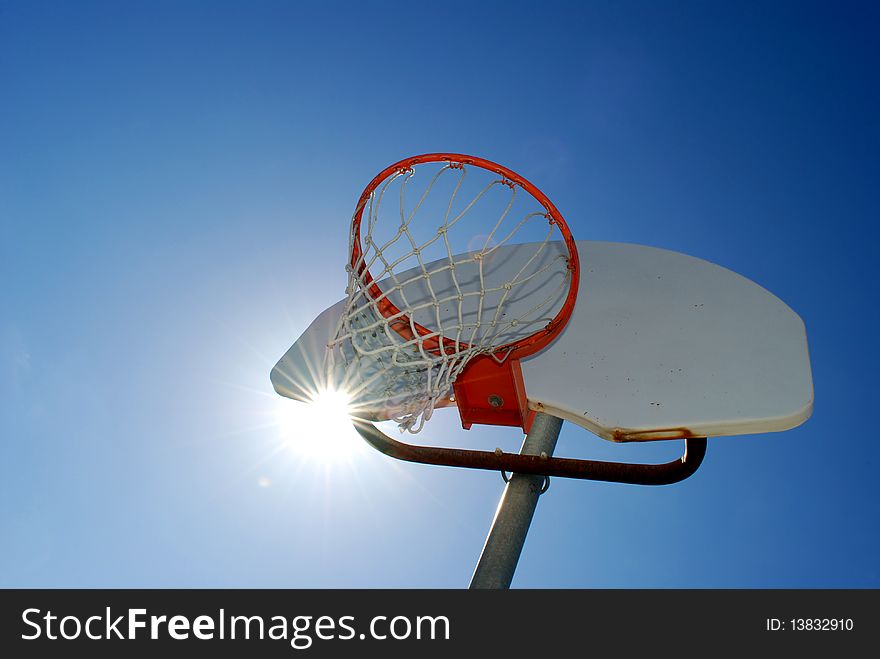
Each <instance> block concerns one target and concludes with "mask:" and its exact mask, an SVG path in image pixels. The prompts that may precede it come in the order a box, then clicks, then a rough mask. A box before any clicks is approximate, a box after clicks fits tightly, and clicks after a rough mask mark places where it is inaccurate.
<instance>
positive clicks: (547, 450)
mask: <svg viewBox="0 0 880 659" xmlns="http://www.w3.org/2000/svg"><path fill="white" fill-rule="evenodd" d="M561 428H562V419H558V418H556V417H555V416H550V415H549V414H543V413H539V414H537V416H535V420H534V422H533V423H532V429H531V432H529V434H528V435H527V436H526V438H525V441H524V442H523V445H522V450H521V451H520V453H522V454H527V455H546V456H547V457H549V456H551V455H553V450H554V449H555V448H556V440H557V439H559V431H560V429H561ZM544 484H545V479H544V476H532V475H529V474H512V475H511V477H510V480H509V481H508V483H507V486H506V487H505V488H504V494H503V495H502V497H501V501H500V502H499V504H498V510H497V511H496V512H495V519H494V520H493V521H492V528H491V529H490V530H489V537H488V538H486V544H485V545H484V546H483V552H482V553H481V554H480V560H479V562H478V563H477V568H476V570H474V576H473V577H472V578H471V585H470V587H471V588H475V589H476V588H484V589H488V588H496V589H497V588H510V582H511V581H512V580H513V573H514V571H515V570H516V564H517V562H519V556H520V554H521V553H522V548H523V544H524V543H525V541H526V534H527V533H528V532H529V525H530V524H531V523H532V516H533V515H534V514H535V506H537V505H538V497H539V496H541V490H542V489H543V487H544Z"/></svg>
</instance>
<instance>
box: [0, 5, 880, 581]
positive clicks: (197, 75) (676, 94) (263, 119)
mask: <svg viewBox="0 0 880 659" xmlns="http://www.w3.org/2000/svg"><path fill="white" fill-rule="evenodd" d="M878 28H880V12H878V10H877V7H876V5H875V4H874V3H870V2H863V3H841V2H834V3H831V2H828V3H807V2H791V3H784V2H774V3H757V2H755V3H751V2H735V3H700V2H696V3H688V2H677V3H651V2H646V3H638V2H623V3H606V2H595V3H591V2H586V3H581V2H577V3H576V2H568V3H559V2H544V3H534V2H532V3H525V2H499V3H495V2H479V3H455V2H450V3H442V5H440V4H437V3H427V2H420V3H411V4H409V5H407V6H406V7H404V6H402V5H400V3H390V2H387V3H385V2H372V3H331V2H327V3H299V2H247V3H246V2H194V1H191V2H182V3H181V2H137V1H132V2H125V3H117V2H78V3H68V2H57V3H53V2H6V3H4V4H3V6H2V7H0V100H2V102H0V226H2V233H0V236H2V239H0V282H2V283H0V309H2V312H0V392H2V394H0V586H7V587H8V586H37V587H44V586H45V587H49V586H143V587H153V586H209V587H212V586H233V587H238V586H254V587H370V586H372V587H463V586H466V585H467V583H468V580H469V578H470V575H471V572H472V569H473V566H474V564H475V561H476V559H477V556H478V554H479V550H480V548H481V546H482V543H483V541H484V539H485V534H486V531H487V529H488V526H489V524H490V522H491V519H492V516H493V514H494V511H495V506H496V504H497V501H498V497H499V495H500V494H501V491H502V486H503V483H502V481H501V477H500V476H499V475H497V474H492V473H485V472H464V471H456V470H452V469H444V468H432V467H424V466H416V465H408V464H403V463H395V462H393V461H391V460H390V459H388V458H385V457H384V456H381V455H379V454H378V453H374V452H372V451H371V450H370V449H368V448H367V447H365V446H361V445H355V446H354V447H353V448H352V449H351V451H350V453H349V454H347V455H345V456H343V457H341V458H340V457H336V458H333V459H329V458H327V457H326V456H322V454H321V453H320V452H315V451H313V450H308V449H309V446H310V445H314V444H316V443H318V442H321V441H322V439H323V438H322V436H321V435H320V434H318V433H315V432H310V433H307V436H303V435H306V433H300V434H299V435H297V433H296V432H295V431H292V430H291V429H290V428H284V427H282V426H280V425H279V420H278V410H279V407H278V405H279V400H280V399H279V398H278V397H277V396H275V395H274V394H273V392H272V389H271V385H270V382H269V377H268V373H269V369H270V368H271V366H272V365H273V364H274V363H275V361H276V360H277V359H278V357H279V356H280V355H281V354H282V353H283V352H284V351H285V350H286V349H287V347H288V346H289V345H290V344H291V343H292V342H293V341H294V340H295V339H296V338H297V336H299V334H300V333H301V332H302V331H303V330H304V329H305V328H306V327H307V326H308V323H309V322H310V321H311V319H312V318H313V317H314V316H315V315H316V314H317V313H318V312H319V311H321V310H322V309H323V308H324V307H326V306H328V305H329V304H330V303H332V302H334V301H336V300H337V299H339V298H340V297H341V296H342V293H343V289H344V286H345V273H344V270H343V268H342V265H343V263H344V261H345V256H346V254H345V252H346V227H347V222H348V219H349V218H350V215H351V212H352V210H353V207H354V203H355V201H356V199H357V196H358V195H359V193H360V191H361V189H362V188H363V186H364V185H365V184H366V183H367V182H368V181H369V180H370V178H372V176H373V175H374V174H375V173H376V172H377V171H379V170H380V169H381V168H383V167H384V166H386V165H387V164H389V163H391V162H394V161H396V160H398V159H400V158H402V157H405V156H407V155H412V154H415V153H420V152H429V151H459V152H464V153H473V154H475V155H481V156H484V157H487V158H490V159H492V160H495V161H497V162H501V163H504V164H505V165H507V166H509V167H511V168H513V169H515V170H517V171H519V172H520V173H522V174H523V175H524V176H526V177H527V178H529V179H530V180H532V181H533V182H535V183H536V184H537V185H539V186H540V187H541V188H542V189H543V190H544V191H545V192H546V193H548V195H549V196H550V197H551V198H552V199H553V201H554V202H555V204H556V205H557V206H558V207H559V209H560V210H561V211H562V213H563V214H564V215H565V217H566V218H567V220H568V221H569V223H570V225H571V226H572V229H573V231H574V233H575V235H576V236H577V237H578V238H582V239H592V240H614V241H624V242H636V243H643V244H646V245H654V246H658V247H665V248H669V249H674V250H677V251H681V252H685V253H688V254H692V255H695V256H699V257H702V258H705V259H708V260H710V261H713V262H715V263H718V264H720V265H723V266H725V267H728V268H730V269H732V270H735V271H737V272H739V273H741V274H743V275H745V276H747V277H749V278H750V279H753V280H754V281H756V282H758V283H760V284H761V285H763V286H764V287H766V288H767V289H769V290H771V291H773V292H774V293H775V294H776V295H778V296H779V297H780V298H781V299H783V300H784V301H785V302H786V303H788V304H789V305H790V306H791V307H792V308H793V309H795V310H796V311H797V312H798V313H799V314H800V315H801V317H802V318H803V319H804V321H805V323H806V327H807V332H808V337H809V341H810V350H811V357H812V367H813V376H814V381H815V392H816V404H815V412H814V415H813V417H812V418H811V419H810V420H809V421H808V422H807V423H806V424H805V425H804V426H802V427H800V428H798V429H795V430H793V431H790V432H787V433H779V434H768V435H754V436H748V437H739V438H719V439H716V440H713V441H710V444H709V451H708V454H707V458H706V462H705V463H704V466H703V467H702V468H701V469H700V471H698V472H697V474H696V475H695V476H694V477H692V478H691V479H690V480H687V481H685V482H683V483H681V484H679V485H675V486H670V487H666V488H638V487H632V486H623V485H609V484H601V483H588V482H568V481H564V480H562V479H555V480H554V481H553V484H552V486H551V489H550V491H549V492H548V493H547V495H545V496H544V497H543V498H542V500H541V502H540V505H539V508H538V512H537V514H536V516H535V520H534V523H533V526H532V529H531V532H530V534H529V537H528V540H527V543H526V546H525V550H524V552H523V556H522V560H521V562H520V565H519V569H518V571H517V575H516V577H515V579H514V583H513V585H514V586H515V587H540V586H548V587H578V588H593V587H734V588H736V587H756V588H774V587H794V588H801V587H820V588H825V587H843V588H849V587H855V588H862V587H872V588H876V587H878V586H880V567H878V563H877V556H880V526H878V524H877V520H878V513H880V510H878V504H880V496H878V495H880V492H878V482H877V478H876V472H877V466H878V458H880V442H878V441H877V438H876V437H875V434H876V431H875V426H876V424H875V423H874V422H873V412H874V410H875V409H876V402H875V400H874V399H875V397H876V393H877V385H876V373H877V372H878V367H880V364H878V359H877V349H876V329H875V328H876V326H877V321H878V312H877V306H876V300H877V298H878V296H877V293H878V290H877V289H878V287H877V279H878V278H877V276H876V275H875V272H874V270H875V267H874V264H875V257H876V253H877V249H876V244H877V243H876V238H877V233H878V229H877V220H878V219H880V218H878V202H877V198H878V196H877V190H878V184H880V180H878V148H880V124H878V116H880V107H878V93H880V92H878V89H880V85H878V82H880V81H878V76H877V71H878V64H880V52H878V46H877V39H876V34H877V33H878ZM455 426H456V423H455V418H454V416H447V417H444V418H439V415H438V419H437V420H436V421H435V422H432V424H430V425H429V426H428V429H427V430H426V431H425V432H426V433H431V434H432V437H434V438H437V439H438V441H443V440H446V439H447V438H448V439H449V441H450V442H457V443H460V444H464V443H470V444H471V445H473V446H480V447H484V446H489V447H492V446H496V445H502V446H517V445H518V443H519V440H520V436H519V435H517V434H516V433H511V431H509V430H497V429H480V430H474V431H471V433H470V434H465V433H464V432H463V431H460V430H456V428H455ZM340 432H341V431H340ZM291 433H292V434H291ZM679 449H680V447H679V446H678V443H677V442H672V443H661V444H657V445H651V446H618V445H612V444H610V443H608V442H605V441H603V440H599V439H598V438H595V437H593V436H591V435H590V434H589V433H587V432H586V431H584V430H581V429H579V428H576V427H574V426H568V425H567V426H565V427H564V428H563V432H562V436H561V439H560V445H559V449H558V453H559V454H560V455H563V454H565V455H575V456H580V457H593V458H600V459H619V460H633V461H640V460H645V461H650V460H652V459H667V458H671V456H673V455H675V453H676V451H678V450H679Z"/></svg>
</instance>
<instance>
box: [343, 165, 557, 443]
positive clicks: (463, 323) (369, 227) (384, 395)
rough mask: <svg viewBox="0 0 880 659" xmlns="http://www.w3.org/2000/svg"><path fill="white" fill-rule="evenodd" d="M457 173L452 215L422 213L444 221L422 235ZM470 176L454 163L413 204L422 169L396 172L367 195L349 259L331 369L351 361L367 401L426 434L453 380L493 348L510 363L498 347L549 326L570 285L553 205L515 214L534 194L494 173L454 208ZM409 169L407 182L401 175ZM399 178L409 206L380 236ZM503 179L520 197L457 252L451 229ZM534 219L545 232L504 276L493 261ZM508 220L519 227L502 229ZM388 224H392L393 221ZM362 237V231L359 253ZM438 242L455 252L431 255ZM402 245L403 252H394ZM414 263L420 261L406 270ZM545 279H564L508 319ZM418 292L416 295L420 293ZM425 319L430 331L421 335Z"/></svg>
mask: <svg viewBox="0 0 880 659" xmlns="http://www.w3.org/2000/svg"><path fill="white" fill-rule="evenodd" d="M480 171H485V170H482V169H481V170H480ZM456 173H457V174H459V176H460V178H459V179H458V181H457V183H456V184H455V186H454V189H453V190H452V193H451V197H450V198H449V200H448V203H446V202H445V200H444V202H443V206H445V208H446V210H445V213H443V216H442V218H439V217H426V218H418V219H419V221H421V222H426V221H427V222H432V223H433V225H434V226H437V224H436V223H437V221H438V220H442V222H441V223H440V226H439V227H438V228H437V230H436V232H435V233H434V234H433V235H432V236H431V237H429V238H428V239H427V240H422V241H421V242H418V241H417V240H416V238H415V236H414V232H413V227H414V226H415V224H414V223H415V222H416V221H417V216H418V214H419V211H420V209H422V208H423V207H424V206H425V203H424V202H425V200H426V199H428V197H429V195H430V194H431V193H432V191H434V190H435V184H436V183H437V181H438V180H439V179H440V177H441V176H443V175H444V174H450V175H455V174H456ZM466 174H467V172H466V170H465V166H463V165H459V164H449V163H447V164H445V166H442V168H441V169H440V170H439V171H438V172H437V173H436V174H434V176H433V178H432V179H431V180H430V182H429V183H428V185H427V188H426V189H425V191H424V192H423V193H422V194H421V196H420V197H418V201H417V202H416V204H415V207H414V208H412V209H411V210H409V211H408V212H407V211H406V210H405V208H406V203H405V201H406V200H405V196H406V191H407V185H408V183H409V182H410V179H411V178H412V177H413V175H414V169H413V168H409V169H406V170H403V171H401V172H398V173H397V174H394V175H392V176H390V177H389V178H388V179H387V180H385V181H384V182H383V183H382V184H381V185H380V186H379V187H378V188H377V189H376V190H375V191H373V193H372V194H371V195H370V196H369V197H368V198H367V199H366V200H364V202H363V205H364V206H363V219H362V222H361V246H362V254H361V256H360V258H359V259H358V261H357V263H355V265H354V267H352V265H351V264H350V263H349V264H347V265H346V270H347V271H348V273H349V274H348V286H347V288H346V294H347V300H346V304H345V311H344V312H343V314H342V317H341V319H340V321H339V324H338V327H337V330H336V333H335V336H334V338H333V340H332V341H331V342H330V343H329V344H328V349H329V351H328V360H327V363H328V367H329V369H330V370H331V371H332V370H333V369H337V368H340V367H341V368H343V369H344V373H345V380H346V383H345V385H344V386H346V387H347V388H348V389H349V393H350V394H351V395H352V396H353V399H354V400H355V401H356V407H357V408H363V409H374V410H375V409H377V408H382V409H384V410H386V414H387V416H385V418H391V419H393V420H394V421H396V422H397V423H398V424H399V426H400V428H401V431H403V430H407V431H409V432H411V433H417V432H419V431H420V430H421V429H422V427H423V426H424V423H425V421H427V420H428V419H430V418H431V415H432V413H433V411H434V408H435V407H436V406H438V403H439V402H440V401H443V400H444V399H446V400H450V398H451V395H452V384H453V383H454V382H455V380H456V378H457V377H458V376H459V374H460V373H461V372H462V370H463V369H464V368H465V366H466V365H467V364H468V362H469V361H470V360H471V359H472V358H473V357H475V356H476V355H481V354H492V355H493V356H494V358H495V359H496V360H498V361H499V362H503V361H504V360H505V359H506V358H507V355H508V353H507V352H502V353H501V354H500V355H499V354H496V352H497V351H498V349H499V348H501V347H503V346H506V345H508V344H510V343H512V342H514V341H517V340H518V339H521V338H523V337H525V336H528V335H530V334H533V333H535V332H537V331H539V330H540V329H542V328H544V327H545V326H546V325H547V323H548V322H550V321H551V320H552V318H553V316H554V315H555V311H554V310H553V309H552V307H554V306H557V307H558V302H559V300H561V298H562V297H563V295H564V291H565V290H567V288H568V286H569V284H570V282H569V278H570V276H571V272H570V271H569V269H568V259H567V256H566V254H564V253H559V254H558V255H557V254H556V253H553V255H552V257H550V256H549V255H550V254H551V252H553V250H546V248H547V246H548V244H549V242H550V240H551V238H552V237H553V234H554V232H558V231H559V230H558V228H557V227H556V226H555V224H553V223H550V222H548V217H549V216H548V215H547V214H546V211H544V210H543V208H541V210H539V211H535V212H529V213H527V214H525V215H524V216H523V217H520V218H519V219H516V218H511V217H508V216H509V215H510V213H511V209H512V208H513V207H514V202H515V200H516V195H517V193H518V192H519V193H520V194H528V193H525V191H523V190H521V189H520V188H519V187H518V186H517V185H515V184H513V183H511V182H510V181H507V180H506V179H504V178H502V177H500V176H498V175H494V174H493V176H494V177H495V178H494V180H492V181H490V182H489V183H488V184H486V185H485V186H481V188H480V189H479V192H478V193H477V194H476V196H474V197H473V198H472V199H471V200H470V201H467V202H466V203H464V206H463V208H462V209H460V210H456V211H454V210H453V206H455V205H456V204H459V208H460V204H462V203H463V200H461V199H458V200H457V199H456V197H457V196H458V195H459V193H460V189H461V187H462V182H463V181H464V179H465V176H466ZM401 177H403V178H402V180H398V179H400V178H401ZM395 181H397V183H396V184H397V185H399V186H400V194H399V202H398V203H399V208H398V209H397V211H396V212H395V213H394V215H395V216H396V218H397V219H396V222H397V224H398V226H397V227H396V231H393V235H392V236H391V237H390V238H389V239H388V240H386V241H383V242H382V243H381V244H380V243H379V242H377V240H376V239H375V238H374V235H375V231H376V229H377V224H378V220H379V215H380V213H379V211H380V207H381V206H382V202H383V200H384V196H385V193H386V191H387V190H388V187H389V186H390V185H391V184H392V183H394V182H395ZM496 186H506V187H507V188H509V190H510V195H509V200H508V201H507V202H506V204H505V205H504V207H503V208H502V209H501V211H500V215H499V216H498V217H493V218H480V222H481V226H482V227H483V231H485V230H486V228H488V227H491V230H490V231H489V233H488V236H487V237H485V240H481V242H482V246H481V247H480V248H479V249H477V250H476V251H471V252H468V253H466V254H459V255H458V256H454V255H453V249H452V242H451V241H450V236H449V234H450V232H451V231H452V230H453V229H455V228H456V226H458V225H461V224H462V220H463V218H464V217H465V216H466V215H467V214H468V213H470V212H471V211H472V210H473V209H474V206H475V205H476V204H477V203H478V202H479V201H481V199H483V198H484V197H485V195H487V194H488V193H489V192H490V190H492V189H493V188H496ZM496 191H497V190H496ZM444 194H445V193H444ZM391 196H392V197H393V196H397V195H391ZM388 203H393V202H388ZM358 210H360V209H358ZM386 212H387V211H386ZM386 222H387V220H386ZM532 222H544V223H545V225H547V231H546V235H544V237H543V240H542V241H538V242H530V243H527V244H525V245H522V246H518V250H517V252H516V253H517V265H519V263H520V260H521V267H514V268H513V269H512V270H511V269H510V268H506V270H505V272H506V275H505V277H504V278H503V280H500V281H493V276H492V275H493V274H494V273H493V270H494V269H493V268H487V267H485V264H486V263H487V262H488V261H490V259H491V257H492V255H493V254H494V252H495V251H496V250H498V249H499V248H500V247H502V246H504V245H507V244H508V243H511V241H512V239H513V238H514V237H515V236H516V235H517V234H518V233H519V232H520V231H521V229H522V228H523V227H524V226H525V225H526V224H527V223H532ZM502 224H504V225H505V226H507V227H512V229H510V230H507V229H503V230H502V228H501V227H502ZM423 226H424V225H423ZM384 230H385V231H386V232H387V231H388V228H387V227H385V228H384ZM505 232H506V233H505ZM541 233H542V234H543V233H544V232H543V230H541ZM496 234H497V235H496ZM502 234H503V236H502ZM354 239H355V236H354V232H352V235H351V236H350V239H349V257H350V255H351V253H352V247H353V245H354ZM431 246H434V247H435V249H439V250H440V253H441V254H442V253H445V257H442V258H440V259H439V260H437V261H434V262H431V263H425V260H424V259H423V253H424V252H425V250H426V249H427V248H429V247H431ZM519 247H522V249H519ZM391 248H393V249H391ZM401 251H402V252H403V255H401V256H396V257H392V256H389V255H388V253H389V252H394V253H400V252H401ZM520 252H521V254H520ZM406 261H409V263H410V265H408V266H407V267H406V269H405V272H401V270H403V269H404V267H403V264H404V262H406ZM368 271H369V272H370V273H371V274H372V276H373V279H374V281H375V282H377V283H378V287H379V289H380V290H381V291H382V293H381V295H380V296H378V297H377V298H373V297H372V296H371V295H370V293H369V291H368V289H369V282H368V280H367V278H366V273H367V272H368ZM461 273H465V276H463V275H462V274H461ZM511 273H513V275H512V276H510V275H511ZM542 277H554V278H555V277H558V278H559V280H560V282H559V286H558V287H556V286H551V287H550V288H551V289H552V290H550V291H548V295H547V296H546V298H545V299H541V300H539V301H537V302H536V303H535V304H534V305H532V306H531V307H530V308H529V309H527V310H526V311H525V312H522V311H520V312H518V313H517V316H516V317H515V318H511V317H508V315H507V312H508V309H509V307H510V304H509V302H510V301H511V299H513V297H515V296H516V294H517V291H518V289H521V288H523V287H524V286H525V285H526V284H527V283H528V282H530V281H534V280H535V279H536V278H542ZM560 293H563V295H560ZM408 297H409V298H413V299H412V301H410V299H408ZM385 298H388V299H389V300H390V301H392V302H393V303H394V305H395V306H396V307H397V308H398V309H400V313H398V314H395V315H391V316H389V317H385V316H384V315H383V314H382V312H381V310H380V306H379V305H380V304H381V302H382V300H384V299H385ZM551 312H552V313H551ZM386 313H387V312H386ZM416 323H419V324H420V325H422V327H425V328H427V329H428V330H429V333H428V334H420V333H419V331H418V330H417V328H416ZM395 325H397V326H398V328H399V327H400V326H401V325H406V326H408V327H409V330H410V332H409V333H410V334H411V336H412V337H413V338H409V339H408V338H405V336H403V335H401V333H400V332H398V331H395V329H394V328H393V326H395ZM423 331H424V330H423ZM438 342H439V344H440V345H444V346H445V349H444V350H440V349H438V348H437V345H438ZM432 347H433V349H432Z"/></svg>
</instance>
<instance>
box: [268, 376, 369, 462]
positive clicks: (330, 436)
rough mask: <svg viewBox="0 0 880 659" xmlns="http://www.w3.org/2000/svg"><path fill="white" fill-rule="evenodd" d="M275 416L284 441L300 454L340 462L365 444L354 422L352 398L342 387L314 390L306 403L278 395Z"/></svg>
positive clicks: (324, 460) (320, 459)
mask: <svg viewBox="0 0 880 659" xmlns="http://www.w3.org/2000/svg"><path fill="white" fill-rule="evenodd" d="M275 416H276V422H277V424H278V428H279V431H280V434H281V437H282V439H283V440H284V442H285V444H286V445H287V446H288V447H289V448H290V449H291V450H292V451H294V452H295V453H297V454H299V455H303V456H306V457H309V458H312V459H316V460H319V461H323V462H337V461H340V460H347V459H350V458H351V457H353V455H354V454H355V453H356V452H357V451H359V450H360V449H361V447H362V445H363V442H362V441H361V440H360V437H359V436H358V434H357V432H356V431H355V429H354V428H353V427H352V424H351V398H350V396H349V395H348V394H347V393H346V392H344V391H341V390H336V389H324V390H323V391H319V392H315V393H314V394H313V395H311V396H310V397H309V402H307V403H304V402H299V401H294V400H289V399H285V398H281V399H278V401H277V402H276V410H275Z"/></svg>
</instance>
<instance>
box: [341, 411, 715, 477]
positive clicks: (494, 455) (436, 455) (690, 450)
mask: <svg viewBox="0 0 880 659" xmlns="http://www.w3.org/2000/svg"><path fill="white" fill-rule="evenodd" d="M353 423H354V427H355V429H356V430H357V431H358V433H359V434H360V436H361V437H363V438H364V439H365V440H366V442H367V443H368V444H369V445H370V446H372V447H373V448H374V449H376V450H377V451H379V452H381V453H384V454H385V455H388V456H390V457H392V458H396V459H398V460H405V461H407V462H418V463H421V464H431V465H442V466H446V467H466V468H469V469H488V470H491V471H508V472H511V473H515V474H534V475H536V476H548V477H549V476H559V477H561V478H580V479H583V480H593V481H605V482H608V483H628V484H631V485H671V484H672V483H678V482H679V481H683V480H684V479H685V478H687V477H689V476H691V475H692V474H693V473H694V472H695V471H696V470H697V469H698V468H699V466H700V465H701V464H702V462H703V458H704V457H705V455H706V438H705V437H689V438H687V439H685V450H684V454H683V455H682V456H681V457H680V458H679V459H677V460H673V461H672V462H666V463H663V464H629V463H621V462H601V461H598V460H580V459H573V458H556V457H549V456H547V455H524V454H522V453H504V452H503V451H501V450H499V449H496V450H495V451H475V450H470V449H456V448H442V447H435V446H415V445H413V444H406V443H404V442H399V441H397V440H396V439H393V438H391V437H389V436H388V435H386V434H385V433H384V432H382V431H381V430H379V429H378V428H377V427H376V426H375V425H374V424H373V423H371V422H369V421H361V420H354V421H353Z"/></svg>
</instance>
